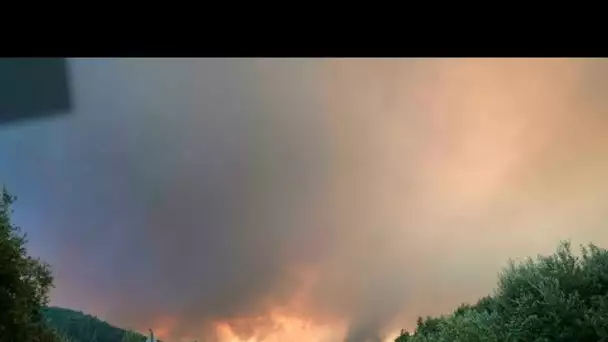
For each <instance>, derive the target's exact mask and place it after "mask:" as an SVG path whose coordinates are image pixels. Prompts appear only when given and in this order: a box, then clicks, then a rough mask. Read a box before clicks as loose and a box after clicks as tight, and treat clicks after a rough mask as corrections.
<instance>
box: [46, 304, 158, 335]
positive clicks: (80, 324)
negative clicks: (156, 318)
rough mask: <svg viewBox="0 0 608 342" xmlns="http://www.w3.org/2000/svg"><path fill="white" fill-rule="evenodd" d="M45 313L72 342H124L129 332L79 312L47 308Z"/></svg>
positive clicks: (49, 320) (52, 324)
mask: <svg viewBox="0 0 608 342" xmlns="http://www.w3.org/2000/svg"><path fill="white" fill-rule="evenodd" d="M43 312H44V315H45V317H46V318H47V320H48V322H49V323H50V325H51V326H53V327H54V328H55V329H57V330H58V331H59V332H61V333H62V334H64V335H65V336H67V337H69V338H70V339H71V341H72V342H122V340H123V337H124V335H125V333H126V332H127V331H126V330H124V329H121V328H117V327H115V326H112V325H110V324H109V323H107V322H105V321H102V320H100V319H99V318H97V317H94V316H91V315H87V314H85V313H82V312H79V311H74V310H70V309H64V308H58V307H47V308H44V309H43ZM140 336H141V341H142V342H143V341H145V340H146V337H145V336H143V335H140Z"/></svg>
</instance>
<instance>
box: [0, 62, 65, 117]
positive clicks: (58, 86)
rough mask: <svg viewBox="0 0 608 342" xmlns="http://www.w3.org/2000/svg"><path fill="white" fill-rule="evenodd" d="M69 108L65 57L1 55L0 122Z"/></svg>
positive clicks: (48, 113) (41, 115)
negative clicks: (9, 56) (10, 56)
mask: <svg viewBox="0 0 608 342" xmlns="http://www.w3.org/2000/svg"><path fill="white" fill-rule="evenodd" d="M69 110H70V92H69V84H68V70H67V61H66V59H65V58H0V124H5V123H8V122H13V121H17V120H25V119H32V118H40V117H45V116H50V115H57V114H66V113H68V112H69Z"/></svg>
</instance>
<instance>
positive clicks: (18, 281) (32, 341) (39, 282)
mask: <svg viewBox="0 0 608 342" xmlns="http://www.w3.org/2000/svg"><path fill="white" fill-rule="evenodd" d="M14 201H15V197H13V196H11V195H10V194H9V193H8V192H7V191H6V189H5V188H2V190H1V193H0V342H54V341H56V338H57V336H56V334H55V333H54V331H53V330H52V329H51V328H50V327H49V326H48V325H47V324H46V322H45V319H44V316H43V315H42V312H41V309H42V307H43V306H44V305H46V304H47V303H48V300H49V290H50V288H51V286H52V284H53V277H52V275H51V270H50V267H49V265H48V264H47V263H45V262H43V261H41V260H39V259H37V258H33V257H31V256H29V255H28V254H27V249H26V247H25V245H26V242H27V240H26V236H25V234H21V231H20V229H19V228H18V227H16V226H15V225H13V224H12V223H11V220H10V218H11V217H10V216H11V213H12V210H11V205H12V204H13V202H14Z"/></svg>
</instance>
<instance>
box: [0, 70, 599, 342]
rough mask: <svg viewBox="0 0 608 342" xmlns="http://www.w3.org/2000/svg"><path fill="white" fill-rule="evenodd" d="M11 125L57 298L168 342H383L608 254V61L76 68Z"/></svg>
mask: <svg viewBox="0 0 608 342" xmlns="http://www.w3.org/2000/svg"><path fill="white" fill-rule="evenodd" d="M68 65H69V72H70V86H71V91H72V95H71V96H72V102H73V106H74V108H73V110H72V113H71V115H68V116H62V117H56V118H53V119H47V120H42V121H35V122H25V123H21V124H12V125H10V126H3V127H0V165H1V168H0V182H4V183H6V184H7V186H8V187H9V189H10V190H11V191H12V192H13V193H15V194H16V195H18V197H19V200H18V201H17V203H16V205H15V210H16V212H15V216H14V219H15V221H16V222H17V223H18V224H19V225H20V226H21V227H22V228H24V230H25V231H27V232H28V234H29V240H30V250H31V252H32V253H33V254H35V255H39V256H41V257H43V258H44V259H45V260H47V261H48V262H50V263H51V264H52V266H53V270H54V274H55V276H56V281H55V285H56V289H55V290H54V292H53V294H52V303H53V304H54V305H59V306H66V307H70V308H74V309H78V310H83V311H86V312H89V313H92V314H95V315H97V316H99V317H101V318H104V319H107V320H109V321H110V322H112V323H114V324H117V325H120V326H122V327H130V328H134V329H139V330H144V331H145V330H146V329H147V328H148V327H151V328H153V329H155V330H156V333H157V335H160V336H161V337H163V338H165V340H169V341H181V339H183V338H198V339H199V340H200V341H211V342H242V341H247V342H279V341H294V342H336V341H338V342H341V341H346V342H376V341H382V340H383V339H384V338H388V337H393V338H394V334H395V333H396V331H398V330H399V329H400V328H411V327H413V325H414V323H415V319H416V317H417V316H420V315H427V314H440V313H447V312H449V311H451V310H452V309H454V308H455V307H456V306H457V305H458V304H460V303H462V302H473V301H475V300H476V299H477V298H478V297H480V296H483V295H485V294H488V293H490V292H491V291H492V289H493V286H494V284H495V282H496V275H497V272H499V271H500V269H501V268H502V267H503V266H504V265H506V262H507V260H508V259H509V258H520V257H525V256H534V255H536V254H538V253H549V252H551V251H552V250H553V249H554V248H555V247H556V246H557V243H558V242H559V240H561V239H571V240H572V242H573V243H574V244H575V245H576V244H579V243H588V242H594V243H596V244H598V245H600V246H608V229H607V227H608V226H607V224H608V223H607V222H606V221H607V219H608V210H607V209H608V207H607V206H608V204H607V203H608V177H607V176H606V175H608V135H606V132H607V130H608V62H607V61H606V60H593V59H587V60H583V59H579V60H561V59H552V60H545V59H533V60H527V59H517V60H515V59H513V60H508V59H486V60H482V59H453V60H448V59H428V60H425V59H402V60H399V59H377V60H373V59H369V60H361V59H342V60H340V59H316V60H313V59H308V60H307V59H284V60H280V59H264V60H261V59H260V60H251V59H226V60H214V59H200V60H197V59H82V60H80V59H74V60H70V61H69V64H68Z"/></svg>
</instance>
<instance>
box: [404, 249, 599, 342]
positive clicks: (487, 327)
mask: <svg viewBox="0 0 608 342" xmlns="http://www.w3.org/2000/svg"><path fill="white" fill-rule="evenodd" d="M581 251H582V253H581V256H580V257H577V256H575V255H573V253H572V252H571V249H570V243H568V242H562V243H561V244H560V246H559V247H558V249H557V251H556V252H555V253H554V254H553V255H550V256H539V257H538V258H537V259H536V260H532V259H528V260H526V261H525V262H523V263H520V264H516V263H514V262H510V263H509V265H508V267H507V268H505V270H504V271H503V273H502V274H501V275H500V277H499V280H498V287H497V289H496V291H495V293H494V294H493V295H492V296H487V297H484V298H482V299H481V300H480V301H479V302H478V303H477V304H475V305H473V306H469V305H462V306H461V307H459V308H458V309H457V310H456V311H455V312H454V313H453V314H451V315H449V316H444V317H439V318H430V317H429V318H427V319H425V320H423V319H419V320H418V326H417V328H416V331H415V333H414V334H412V335H410V334H409V333H407V332H405V331H404V332H403V333H402V334H401V336H399V337H398V338H397V339H396V340H395V341H396V342H440V341H441V342H444V341H445V342H447V341H467V342H468V341H479V342H482V341H483V342H494V341H496V342H498V341H506V342H524V341H525V342H549V341H551V342H561V341H563V342H566V341H608V330H607V329H608V324H607V323H608V251H607V250H605V249H601V248H599V247H597V246H595V245H593V244H590V245H589V246H587V247H582V248H581Z"/></svg>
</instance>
